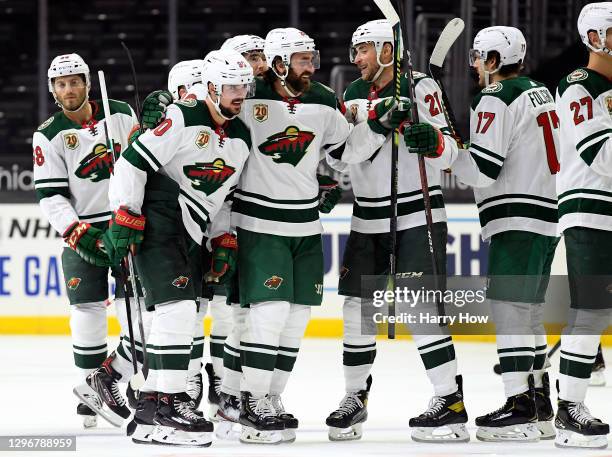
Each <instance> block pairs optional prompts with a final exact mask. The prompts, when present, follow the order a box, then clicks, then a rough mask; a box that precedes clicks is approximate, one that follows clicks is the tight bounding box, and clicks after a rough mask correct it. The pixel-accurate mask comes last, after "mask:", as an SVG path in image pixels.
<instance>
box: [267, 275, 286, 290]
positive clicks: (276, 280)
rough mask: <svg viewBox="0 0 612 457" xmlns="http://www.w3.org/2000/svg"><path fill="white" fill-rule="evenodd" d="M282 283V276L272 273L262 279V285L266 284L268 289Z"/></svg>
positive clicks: (272, 288)
mask: <svg viewBox="0 0 612 457" xmlns="http://www.w3.org/2000/svg"><path fill="white" fill-rule="evenodd" d="M282 283H283V278H281V277H280V276H276V275H272V276H271V277H269V278H268V279H266V280H265V281H264V286H266V287H267V288H268V289H270V290H276V289H278V288H279V287H280V286H281V284H282Z"/></svg>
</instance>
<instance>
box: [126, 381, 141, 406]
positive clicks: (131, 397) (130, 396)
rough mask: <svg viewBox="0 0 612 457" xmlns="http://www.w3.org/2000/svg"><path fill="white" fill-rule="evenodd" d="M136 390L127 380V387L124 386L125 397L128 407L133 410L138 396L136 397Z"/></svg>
mask: <svg viewBox="0 0 612 457" xmlns="http://www.w3.org/2000/svg"><path fill="white" fill-rule="evenodd" d="M136 393H137V392H136V391H135V390H134V389H132V385H131V384H130V383H129V382H128V383H127V387H126V388H125V397H126V398H127V403H128V406H129V407H130V409H133V410H135V409H136V406H137V404H138V398H137V397H136Z"/></svg>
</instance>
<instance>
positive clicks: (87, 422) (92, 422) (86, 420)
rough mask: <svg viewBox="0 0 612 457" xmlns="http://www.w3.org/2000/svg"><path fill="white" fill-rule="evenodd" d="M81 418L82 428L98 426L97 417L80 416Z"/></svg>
mask: <svg viewBox="0 0 612 457" xmlns="http://www.w3.org/2000/svg"><path fill="white" fill-rule="evenodd" d="M81 417H83V428H84V429H88V428H95V427H97V426H98V416H81Z"/></svg>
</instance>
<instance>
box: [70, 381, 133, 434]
mask: <svg viewBox="0 0 612 457" xmlns="http://www.w3.org/2000/svg"><path fill="white" fill-rule="evenodd" d="M72 392H73V393H74V394H75V395H76V396H77V397H79V399H80V400H81V401H82V402H83V403H85V404H86V405H87V406H89V407H90V408H91V409H92V410H93V411H95V412H96V413H97V414H98V415H100V417H102V418H103V419H105V420H106V421H107V422H109V423H110V424H111V425H114V426H115V427H121V426H122V425H123V417H121V416H120V415H118V414H115V413H114V412H112V411H111V410H110V409H108V408H105V407H104V404H103V403H102V401H101V400H100V397H99V395H98V394H97V393H96V391H95V390H93V389H92V388H91V387H90V386H89V384H87V383H86V382H85V383H83V384H81V385H78V386H76V387H75V388H74V389H72Z"/></svg>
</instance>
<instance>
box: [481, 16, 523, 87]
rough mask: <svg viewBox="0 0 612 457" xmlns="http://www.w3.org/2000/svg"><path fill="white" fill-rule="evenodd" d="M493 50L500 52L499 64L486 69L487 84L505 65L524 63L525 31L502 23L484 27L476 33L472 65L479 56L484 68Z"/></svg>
mask: <svg viewBox="0 0 612 457" xmlns="http://www.w3.org/2000/svg"><path fill="white" fill-rule="evenodd" d="M491 51H497V52H498V53H499V65H498V66H497V68H496V69H495V70H493V71H491V72H489V71H485V84H486V85H487V86H488V85H489V75H491V74H494V73H497V72H498V71H499V69H500V68H501V67H503V66H504V65H512V64H517V63H522V62H523V61H524V60H525V53H526V52H527V42H526V41H525V37H524V36H523V32H521V31H520V30H519V29H517V28H515V27H506V26H502V25H497V26H494V27H487V28H485V29H482V30H481V31H480V32H478V33H477V34H476V38H474V45H473V48H472V49H471V50H470V66H473V65H474V62H475V61H476V59H477V58H478V59H480V66H481V68H484V62H485V61H486V60H487V58H488V57H489V52H491Z"/></svg>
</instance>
